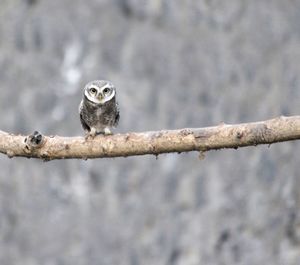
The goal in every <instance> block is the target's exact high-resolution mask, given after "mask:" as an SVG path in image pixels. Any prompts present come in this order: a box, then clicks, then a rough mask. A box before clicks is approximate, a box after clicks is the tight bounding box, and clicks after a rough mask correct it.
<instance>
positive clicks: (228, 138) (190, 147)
mask: <svg viewBox="0 0 300 265" xmlns="http://www.w3.org/2000/svg"><path fill="white" fill-rule="evenodd" d="M298 139H300V116H292V117H279V118H275V119H272V120H267V121H261V122H253V123H242V124H236V125H227V124H220V125H218V126H214V127H206V128H196V129H181V130H163V131H156V132H143V133H133V132H132V133H125V134H115V135H109V136H104V135H99V136H97V137H95V138H94V139H87V140H86V139H85V138H84V137H60V136H43V135H41V134H40V133H38V132H34V133H33V134H31V135H29V136H23V135H13V134H9V133H6V132H3V131H0V152H1V153H3V154H6V155H7V156H8V157H10V158H11V157H14V156H22V157H28V158H41V159H44V160H46V161H48V160H53V159H67V158H80V159H88V158H102V157H127V156H135V155H146V154H153V155H156V156H157V155H159V154H163V153H172V152H177V153H181V152H189V151H199V152H205V151H208V150H213V149H214V150H216V149H222V148H235V149H237V148H238V147H244V146H256V145H258V144H273V143H277V142H284V141H291V140H298Z"/></svg>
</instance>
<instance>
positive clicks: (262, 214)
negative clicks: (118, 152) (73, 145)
mask: <svg viewBox="0 0 300 265" xmlns="http://www.w3.org/2000/svg"><path fill="white" fill-rule="evenodd" d="M299 72H300V1H298V0H287V1H282V0H246V1H240V0H232V1H222V0H203V1H202V0H201V1H197V0H185V1H183V0H170V1H169V0H153V1H147V0H140V1H137V0H89V1H83V0H81V1H80V0H51V1H50V0H48V1H46V0H26V1H25V0H23V1H21V0H1V2H0V88H1V95H0V109H1V112H2V115H1V118H0V129H1V130H4V131H8V132H12V133H22V134H29V133H32V132H33V131H34V130H38V131H40V132H42V133H44V134H48V135H50V134H51V135H63V136H75V135H83V131H82V129H81V126H80V123H79V117H78V112H77V108H78V104H79V101H80V99H81V96H82V88H83V86H84V85H85V83H87V82H88V81H90V80H93V79H109V80H111V81H112V82H113V83H114V84H115V85H116V87H117V89H118V100H119V103H120V108H121V121H120V125H119V127H118V128H117V130H116V132H117V133H122V132H129V131H147V130H160V129H175V128H184V127H203V126H212V125H216V124H219V123H220V122H222V121H223V122H226V123H240V122H250V121H258V120H265V119H269V118H273V117H276V116H278V115H296V114H299V113H300V107H299V105H300V104H299V103H300V74H299ZM299 147H300V143H299V142H287V143H281V144H274V145H272V146H270V147H268V146H257V147H249V148H243V149H238V150H222V151H212V152H208V153H207V154H206V157H205V159H204V160H199V159H198V154H197V153H188V154H180V155H178V154H170V155H161V156H159V157H158V159H157V160H156V158H155V157H154V156H143V157H130V158H115V159H95V160H89V161H81V160H67V161H63V160H62V161H52V162H47V163H44V162H41V161H39V160H33V159H30V160H29V159H23V158H14V159H11V160H10V159H8V158H6V157H5V156H3V155H1V156H0V169H1V172H0V264H1V265H11V264H17V265H19V264H20V265H21V264H22V265H38V264H46V265H69V264H75V265H77V264H79V265H81V264H96V265H97V264H107V265H110V264H112V265H115V264H124V265H138V264H146V265H147V264H158V265H160V264H166V265H173V264H174V265H194V264H195V265H196V264H205V265H210V264H220V265H223V264H224V265H226V264H229V265H235V264H249V265H256V264H257V265H261V264H272V265H277V264H278V265H298V264H300V211H299V206H300V173H299V163H300V149H299Z"/></svg>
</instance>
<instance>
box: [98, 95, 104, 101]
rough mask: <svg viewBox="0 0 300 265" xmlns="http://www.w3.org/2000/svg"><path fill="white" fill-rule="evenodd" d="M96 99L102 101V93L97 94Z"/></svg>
mask: <svg viewBox="0 0 300 265" xmlns="http://www.w3.org/2000/svg"><path fill="white" fill-rule="evenodd" d="M98 100H99V101H102V100H103V95H102V94H101V93H100V94H99V95H98Z"/></svg>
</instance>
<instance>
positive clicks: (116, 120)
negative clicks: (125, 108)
mask: <svg viewBox="0 0 300 265" xmlns="http://www.w3.org/2000/svg"><path fill="white" fill-rule="evenodd" d="M116 108H117V111H116V116H115V127H116V126H117V125H118V123H119V120H120V109H119V104H118V103H116Z"/></svg>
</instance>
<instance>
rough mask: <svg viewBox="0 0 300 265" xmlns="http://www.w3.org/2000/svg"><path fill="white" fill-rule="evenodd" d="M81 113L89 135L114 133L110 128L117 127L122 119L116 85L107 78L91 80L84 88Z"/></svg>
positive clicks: (80, 107) (84, 127) (82, 122)
mask: <svg viewBox="0 0 300 265" xmlns="http://www.w3.org/2000/svg"><path fill="white" fill-rule="evenodd" d="M79 115H80V121H81V125H82V127H83V129H84V130H85V132H86V136H87V137H88V136H91V137H95V136H96V135H97V134H101V133H103V134H112V133H111V130H110V129H111V128H112V127H116V126H117V125H118V122H119V119H120V114H119V108H118V103H117V101H116V88H115V87H114V85H113V84H112V83H111V82H109V81H105V80H95V81H92V82H89V83H88V84H87V85H86V86H85V88H84V92H83V99H82V100H81V102H80V105H79Z"/></svg>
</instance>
